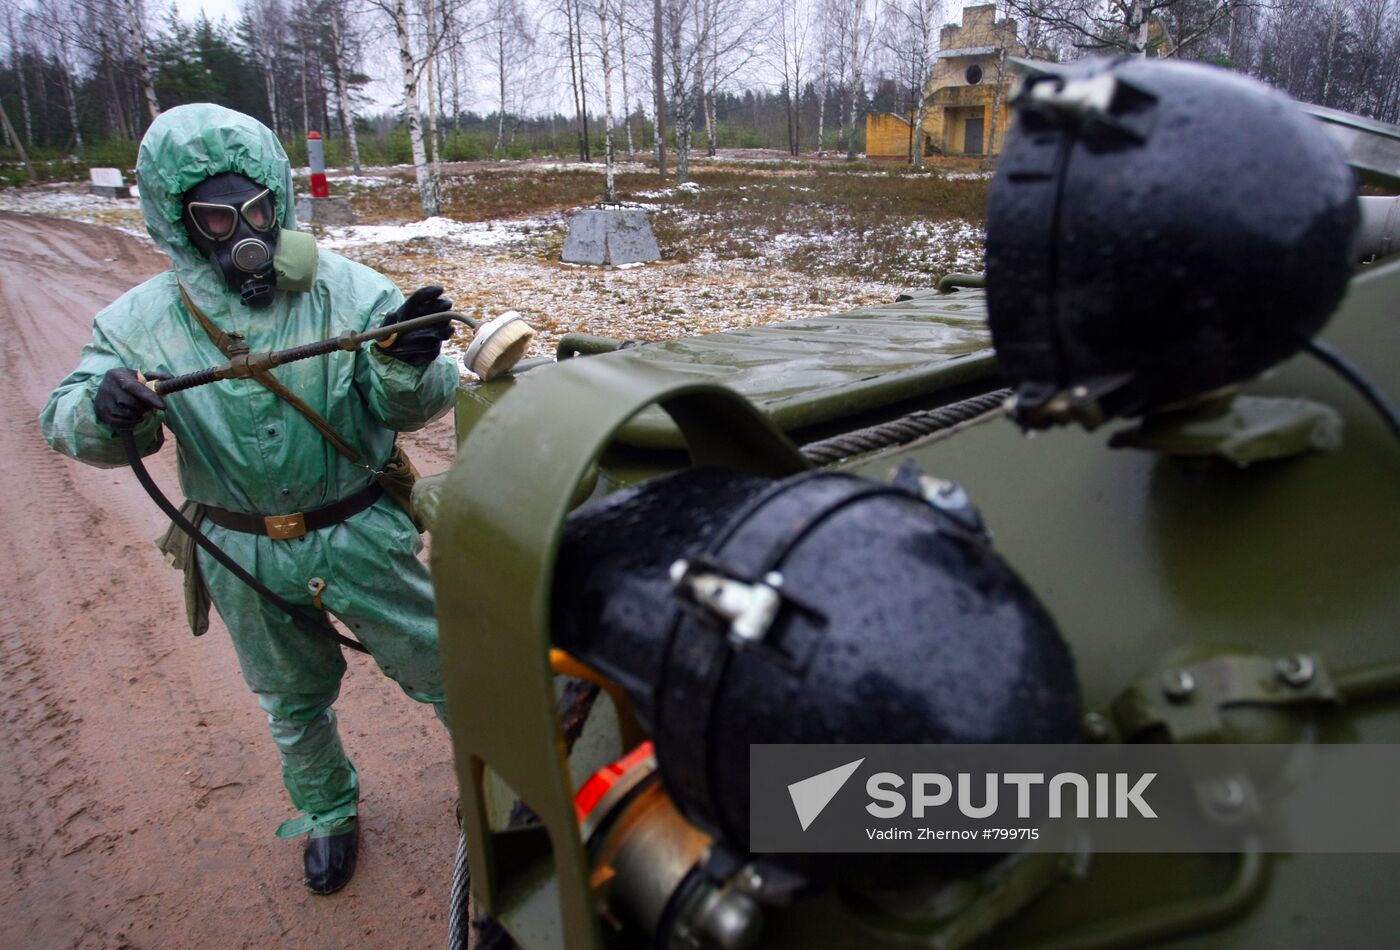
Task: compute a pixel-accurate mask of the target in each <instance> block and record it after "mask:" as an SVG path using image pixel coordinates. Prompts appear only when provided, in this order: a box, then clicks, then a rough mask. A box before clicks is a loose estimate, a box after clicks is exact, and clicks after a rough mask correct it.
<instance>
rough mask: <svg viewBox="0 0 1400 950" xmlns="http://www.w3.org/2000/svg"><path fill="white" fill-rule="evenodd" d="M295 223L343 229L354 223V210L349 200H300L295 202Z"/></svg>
mask: <svg viewBox="0 0 1400 950" xmlns="http://www.w3.org/2000/svg"><path fill="white" fill-rule="evenodd" d="M297 221H298V222H300V223H301V224H319V225H322V226H324V227H343V226H345V225H349V224H354V223H355V209H354V208H352V207H350V199H349V198H302V199H301V200H300V201H298V202H297Z"/></svg>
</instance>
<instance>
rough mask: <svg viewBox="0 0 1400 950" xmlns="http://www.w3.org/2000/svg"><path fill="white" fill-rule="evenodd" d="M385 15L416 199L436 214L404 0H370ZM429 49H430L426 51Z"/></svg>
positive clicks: (438, 206) (436, 198)
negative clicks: (400, 88) (391, 34)
mask: <svg viewBox="0 0 1400 950" xmlns="http://www.w3.org/2000/svg"><path fill="white" fill-rule="evenodd" d="M370 3H371V4H372V5H373V6H374V7H376V8H377V9H379V10H380V11H381V12H383V13H385V14H387V15H388V17H389V19H390V21H391V22H392V24H393V27H394V39H395V40H396V41H397V45H398V54H399V76H400V79H401V81H402V84H403V105H404V112H405V114H406V115H407V117H408V142H409V147H410V148H411V149H412V150H413V174H414V178H415V180H416V181H417V183H418V202H419V206H420V208H421V209H422V212H423V217H425V218H432V217H436V216H437V215H438V214H440V213H441V211H442V201H441V198H440V196H439V185H438V174H437V171H436V169H435V168H434V167H433V166H431V165H429V164H428V151H427V149H426V147H425V146H424V143H423V115H422V111H421V110H420V108H419V104H418V81H419V78H420V75H421V70H422V66H423V65H424V64H423V63H420V62H419V60H418V58H417V56H416V55H415V54H414V50H413V34H412V23H411V22H410V20H409V12H408V3H407V0H370ZM428 52H429V53H431V50H429V51H428Z"/></svg>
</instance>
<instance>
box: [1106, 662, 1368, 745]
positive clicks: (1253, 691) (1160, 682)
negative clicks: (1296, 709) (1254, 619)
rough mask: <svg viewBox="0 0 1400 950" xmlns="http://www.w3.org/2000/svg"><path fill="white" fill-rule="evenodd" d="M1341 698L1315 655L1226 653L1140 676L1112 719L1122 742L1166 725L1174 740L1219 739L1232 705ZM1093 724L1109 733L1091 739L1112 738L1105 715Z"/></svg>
mask: <svg viewBox="0 0 1400 950" xmlns="http://www.w3.org/2000/svg"><path fill="white" fill-rule="evenodd" d="M1339 702H1341V694H1340V692H1339V691H1338V690H1337V687H1336V685H1335V684H1334V683H1333V681H1332V677H1331V676H1330V675H1329V673H1328V671H1327V669H1326V667H1325V666H1324V665H1323V663H1322V658H1321V657H1320V656H1318V655H1317V654H1314V653H1298V654H1293V655H1290V656H1285V657H1281V658H1271V657H1265V656H1249V655H1240V654H1226V655H1224V656H1215V657H1211V658H1210V659H1207V660H1203V661H1201V662H1197V663H1193V664H1190V665H1182V666H1174V667H1172V668H1170V669H1167V670H1165V671H1162V670H1158V671H1156V672H1153V673H1149V674H1146V675H1144V676H1142V677H1139V678H1138V680H1137V681H1136V682H1135V683H1133V685H1132V686H1130V687H1128V689H1126V690H1124V691H1123V692H1122V693H1121V694H1120V695H1119V696H1118V698H1117V699H1115V700H1114V701H1113V706H1112V715H1111V717H1110V718H1111V720H1112V723H1113V725H1114V726H1115V727H1116V730H1115V731H1116V733H1117V736H1118V738H1119V739H1120V740H1121V741H1133V740H1134V739H1136V738H1137V737H1140V736H1141V735H1142V734H1143V733H1145V732H1147V731H1149V730H1152V729H1163V730H1165V731H1166V734H1167V737H1168V739H1169V740H1170V741H1172V742H1218V741H1220V740H1221V739H1222V738H1224V737H1225V736H1226V732H1227V729H1226V726H1225V723H1224V721H1223V720H1222V718H1221V714H1222V713H1223V712H1224V711H1225V710H1227V709H1230V708H1232V707H1236V706H1267V707H1283V706H1296V705H1303V704H1311V705H1316V704H1336V703H1339ZM1090 715H1091V716H1095V714H1090ZM1093 722H1094V724H1095V725H1097V726H1098V730H1094V729H1093V727H1091V731H1102V732H1104V733H1106V734H1104V735H1102V736H1100V735H1097V734H1095V735H1094V736H1093V738H1095V739H1107V738H1111V734H1107V733H1108V730H1107V729H1106V728H1104V727H1106V726H1107V724H1108V723H1107V721H1106V720H1105V719H1104V717H1102V716H1095V718H1094V719H1093Z"/></svg>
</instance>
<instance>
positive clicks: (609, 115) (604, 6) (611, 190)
mask: <svg viewBox="0 0 1400 950" xmlns="http://www.w3.org/2000/svg"><path fill="white" fill-rule="evenodd" d="M593 9H594V12H595V13H596V14H597V15H598V55H599V56H600V57H601V59H602V61H603V153H604V158H603V160H604V162H605V163H606V166H607V167H606V172H605V175H604V177H605V179H606V187H605V190H604V192H603V200H604V201H607V202H614V201H616V200H617V189H616V188H615V187H614V179H613V174H614V171H613V99H612V41H611V39H610V36H609V34H611V32H612V14H611V12H610V11H609V9H608V0H596V6H595V7H594V8H593Z"/></svg>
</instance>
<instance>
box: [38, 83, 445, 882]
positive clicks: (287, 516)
mask: <svg viewBox="0 0 1400 950" xmlns="http://www.w3.org/2000/svg"><path fill="white" fill-rule="evenodd" d="M136 176H137V181H138V184H139V185H140V191H141V207H142V211H143V213H144V215H145V219H146V227H147V229H148V230H149V231H150V234H151V236H152V237H153V238H154V239H155V241H156V243H157V245H158V246H160V247H161V248H162V249H164V250H165V252H166V253H168V254H169V255H170V258H171V260H172V261H173V263H174V267H173V269H172V270H169V271H166V272H165V273H163V274H160V275H159V276H157V277H153V278H152V279H150V280H148V281H146V282H145V283H143V284H141V285H140V286H138V287H136V288H134V289H133V290H130V291H128V292H127V293H126V294H124V295H123V296H122V297H121V298H120V299H118V300H117V301H116V302H115V303H113V304H112V305H111V306H109V307H107V308H106V309H104V310H103V311H102V312H100V313H99V314H98V315H97V318H96V320H95V321H94V323H93V337H92V342H91V343H89V344H88V345H87V346H86V347H85V348H84V349H83V352H82V356H81V359H80V361H79V363H78V368H77V369H76V370H74V371H73V372H72V373H71V374H70V375H69V376H68V377H67V378H66V379H65V380H63V382H62V383H60V384H59V386H58V388H57V389H56V390H55V391H54V393H53V395H52V397H51V398H50V399H49V403H48V406H47V407H46V408H45V409H44V412H43V416H42V418H41V424H42V426H43V430H44V435H45V437H46V438H47V439H48V441H49V443H50V444H51V445H52V446H53V447H54V448H56V449H58V450H59V451H61V452H63V453H65V454H67V455H70V456H72V457H73V458H76V459H79V460H81V461H83V462H87V463H90V464H92V465H98V466H118V465H122V464H125V455H124V454H123V450H122V446H121V443H120V440H119V436H118V432H117V430H118V429H122V428H127V429H131V430H133V432H134V434H135V437H136V442H137V445H138V446H139V448H140V451H141V453H142V454H143V455H148V454H150V453H153V452H155V451H157V450H158V449H159V448H160V447H161V444H162V441H163V439H164V434H165V430H166V429H167V428H168V429H169V430H170V432H171V434H173V435H174V437H175V441H176V446H177V451H178V461H179V473H180V484H181V487H182V488H183V489H184V493H185V496H186V498H187V499H188V500H189V501H188V502H187V505H186V509H187V510H190V511H193V512H194V513H195V514H196V515H197V516H199V517H201V518H202V528H203V529H204V531H205V532H206V533H207V534H208V536H209V537H210V538H211V539H212V540H213V542H214V543H215V544H217V545H218V546H219V547H221V548H223V550H224V551H226V552H227V553H228V554H230V555H231V556H232V557H233V558H234V560H236V561H237V562H238V563H239V564H241V565H243V566H244V567H245V568H246V569H248V570H249V571H251V572H253V574H255V575H256V577H257V578H258V579H259V580H261V581H262V582H263V583H264V584H265V585H266V586H267V587H269V588H271V589H272V590H273V591H274V592H276V593H277V594H279V595H281V596H282V597H283V598H286V599H288V600H290V601H293V602H294V603H297V604H301V605H307V606H311V605H312V604H313V589H314V590H318V591H319V597H318V601H317V602H316V606H323V607H324V608H325V609H326V610H328V611H330V613H331V614H333V615H335V616H336V617H338V618H339V619H340V620H341V621H342V622H344V623H345V624H346V625H348V626H349V627H350V629H351V630H352V631H353V632H354V633H355V634H356V636H357V637H358V638H359V639H360V641H361V642H362V643H363V644H364V645H365V646H366V647H367V648H368V650H369V652H370V653H371V654H372V656H373V657H374V660H375V662H377V663H378V664H379V666H380V668H381V669H382V670H383V671H384V672H385V674H387V675H388V676H391V677H393V678H394V679H395V680H396V681H397V682H398V683H399V684H400V686H402V687H403V689H404V691H405V692H407V693H408V694H409V696H411V697H413V698H414V699H416V700H418V701H419V702H424V703H433V704H434V705H435V707H436V709H437V711H438V715H439V717H440V718H441V717H442V716H443V712H442V698H443V690H442V674H441V669H440V661H439V657H438V645H437V627H436V622H435V620H434V616H433V604H432V588H431V584H430V582H429V579H428V574H427V571H426V569H425V568H424V566H423V565H422V563H421V562H420V561H419V560H418V558H417V557H416V555H417V553H418V552H419V550H420V549H421V547H422V541H421V540H420V538H419V534H418V531H417V529H416V528H415V527H414V524H413V522H412V521H411V520H410V518H409V517H408V515H407V514H406V513H405V511H404V510H403V508H401V507H400V506H399V505H398V504H396V503H395V501H394V500H392V499H391V498H390V497H389V496H388V495H385V494H383V493H382V491H381V489H380V484H381V480H380V479H378V478H377V477H376V476H377V474H378V473H380V472H382V471H383V470H384V469H385V467H386V464H387V463H388V462H389V460H390V458H391V455H393V454H394V453H395V451H396V448H395V433H397V432H403V431H409V430H413V429H417V428H420V427H421V426H423V425H424V424H426V423H427V422H429V421H430V420H432V419H433V418H435V417H436V416H438V415H440V414H441V413H443V412H444V411H446V410H447V408H448V407H449V405H450V404H451V402H452V399H453V393H454V390H455V387H456V384H457V379H458V373H457V369H456V367H455V365H454V364H453V362H452V361H451V360H449V359H447V358H445V357H441V356H440V355H439V350H440V347H441V344H442V340H443V338H444V337H445V336H446V335H447V334H448V332H449V331H448V330H446V329H445V328H446V327H448V326H449V324H446V323H444V324H442V328H443V329H439V328H437V327H434V328H430V329H428V330H426V331H424V330H418V331H412V332H409V333H404V334H399V336H398V337H397V338H396V339H394V340H393V342H392V343H391V345H389V346H387V347H384V346H378V345H371V346H368V347H364V348H361V349H360V350H358V351H356V352H355V353H353V354H350V353H338V354H333V355H331V356H328V357H324V358H318V359H312V360H305V361H302V362H297V363H291V364H288V365H285V366H282V367H279V368H278V369H277V370H276V371H275V373H274V374H272V375H274V376H275V379H274V380H272V381H271V382H260V381H258V380H254V379H243V380H229V381H222V382H218V383H215V384H212V385H207V386H203V387H201V388H197V389H190V390H187V391H185V392H182V393H179V394H175V395H172V396H170V397H169V399H168V400H165V399H162V398H161V397H160V396H157V395H156V394H155V393H154V392H153V391H152V390H150V389H149V388H147V387H146V386H144V385H142V378H141V377H139V376H138V375H137V373H138V372H143V373H144V374H145V377H146V378H151V377H158V376H160V375H161V374H175V375H178V374H182V373H188V372H192V371H195V370H198V369H202V368H204V367H207V366H211V365H215V364H218V363H221V362H223V361H224V359H225V353H227V352H228V348H229V347H230V346H233V347H237V346H242V345H246V346H247V347H248V348H249V349H251V350H252V351H253V352H261V351H267V350H278V349H283V348H286V347H290V346H294V345H297V344H301V343H307V342H310V341H313V340H318V339H322V338H325V337H329V336H334V335H337V334H339V333H341V332H343V331H345V330H357V331H362V330H365V329H367V328H370V327H373V326H377V325H380V324H382V323H391V322H397V321H399V320H404V319H409V318H411V317H415V316H419V315H422V314H426V313H435V312H441V311H443V310H447V309H448V308H449V306H450V305H449V303H448V301H446V300H443V299H441V296H440V295H441V288H436V287H433V288H424V289H422V290H420V291H418V292H417V293H415V294H414V295H413V296H412V297H411V298H410V299H409V300H408V301H405V300H404V297H403V295H402V294H400V293H399V291H398V290H397V289H396V288H395V287H394V286H393V284H392V283H390V282H389V281H388V280H387V279H385V278H384V277H382V276H380V275H378V274H376V273H375V272H374V271H372V270H370V269H368V268H366V267H363V266H361V265H359V264H355V263H352V262H350V261H348V260H346V259H344V258H342V257H339V256H338V255H335V254H331V253H329V252H326V251H317V249H316V248H315V246H314V243H313V242H312V241H311V239H310V237H309V235H305V234H300V233H296V232H294V229H295V227H296V223H295V214H294V208H293V202H292V177H291V168H290V164H289V163H288V161H287V156H286V154H285V153H284V152H283V150H282V146H281V145H280V144H279V143H278V141H277V139H276V137H275V136H274V135H273V134H272V132H271V131H269V130H268V129H267V128H266V127H264V126H263V125H262V124H261V123H259V122H257V121H255V120H254V119H251V118H249V117H247V116H244V115H241V114H239V113H237V112H231V111H229V110H227V109H223V108H220V107H218V106H213V105H190V106H181V107H180V108H176V109H172V110H170V111H168V112H165V113H162V114H161V115H160V117H159V118H157V119H156V120H155V121H154V122H153V123H152V125H151V127H150V130H149V131H148V132H147V133H146V136H145V138H144V139H143V141H142V143H141V149H140V155H139V158H138V162H137V169H136ZM239 335H241V337H240V336H239ZM221 348H222V352H221ZM279 384H280V387H282V388H281V390H280V394H279V392H277V391H274V390H276V389H278V386H279ZM269 386H270V387H272V388H269ZM297 400H300V401H301V403H302V406H301V407H300V408H298V407H297V406H295V405H294V402H295V401H297ZM306 410H310V413H308V412H307V411H306ZM311 414H314V415H318V416H320V417H321V423H323V424H321V423H317V422H314V421H313V420H312V419H311V418H310V415H311ZM327 428H328V429H330V430H332V431H331V432H330V434H329V435H328V434H326V431H325V430H326V429H327ZM337 439H338V440H339V441H340V442H341V443H342V444H341V445H340V446H339V447H337V445H336V444H334V443H335V441H336V440H337ZM297 513H300V517H298V516H297ZM269 516H274V517H269ZM275 516H284V517H275ZM318 525H319V527H318ZM186 572H187V583H186V593H187V599H189V598H190V597H193V598H195V599H198V598H199V597H201V596H202V595H204V594H205V592H206V591H207V595H208V597H211V598H212V600H213V603H214V606H215V607H216V608H217V609H218V611H219V614H220V616H222V617H223V619H224V622H225V623H226V624H227V626H228V629H229V632H230V634H231V635H232V638H233V644H234V647H235V650H236V652H237V654H238V661H239V664H240V666H241V667H242V671H243V677H244V679H245V680H246V681H247V683H248V685H249V687H251V688H252V690H253V692H254V693H255V694H256V695H257V698H258V702H259V704H260V705H261V706H262V708H263V710H264V711H266V713H267V716H268V720H269V722H270V724H271V728H272V736H273V739H274V740H275V741H276V743H277V746H278V749H279V750H280V752H281V756H282V776H283V780H284V781H285V783H286V786H287V790H288V792H289V793H290V794H291V798H292V802H293V804H295V805H296V807H297V808H298V809H300V810H301V812H302V815H301V816H300V817H298V818H296V819H294V820H291V821H288V822H285V823H284V824H283V825H282V827H281V828H280V829H279V830H278V834H279V835H281V836H283V837H289V836H292V835H296V834H301V833H308V832H309V837H308V840H307V844H306V848H305V853H304V863H305V870H306V883H307V886H308V887H309V888H311V890H313V891H314V892H317V893H330V892H332V891H335V890H338V889H339V888H340V887H342V886H344V884H345V883H346V882H347V881H348V880H349V878H350V875H351V874H352V873H353V872H354V865H355V857H356V853H357V850H358V833H357V830H356V818H355V815H356V802H357V800H358V798H359V783H358V778H357V776H356V773H355V769H354V766H352V765H351V764H350V760H349V759H348V758H347V757H346V755H345V752H344V750H343V749H342V747H341V744H340V739H339V737H338V736H337V734H336V719H335V712H334V710H333V709H332V708H331V706H332V703H334V702H335V699H336V696H337V695H338V693H339V688H340V680H341V676H342V674H343V673H344V671H345V661H344V659H343V658H342V656H341V651H340V647H339V646H338V645H336V644H335V643H334V642H332V641H331V640H329V639H324V638H319V637H316V636H314V635H312V634H310V633H307V632H305V631H303V630H302V629H300V628H298V627H296V626H294V625H293V624H292V622H291V621H290V620H289V619H288V617H287V616H286V615H285V614H283V613H281V612H280V611H279V610H277V609H276V608H275V607H273V606H272V605H271V604H268V603H267V602H265V601H264V600H263V599H262V598H261V597H260V596H259V595H258V594H257V593H255V592H254V591H253V590H252V589H251V588H249V587H248V586H246V585H245V584H244V583H243V582H241V581H240V580H239V579H237V578H236V577H234V576H233V575H232V574H231V573H230V572H229V571H227V570H226V569H225V568H224V567H222V566H221V565H219V564H218V563H217V562H216V561H214V560H213V559H211V558H209V557H208V555H207V554H206V553H205V552H203V551H201V552H199V556H198V559H197V561H195V560H194V559H192V558H191V559H189V563H188V566H187V567H186ZM201 578H202V579H201ZM207 602H208V601H207V600H205V601H204V604H205V606H204V609H203V611H202V612H201V611H200V610H199V609H192V610H191V613H190V616H191V624H192V625H193V626H194V627H195V629H196V632H197V633H199V632H203V627H205V626H207V622H208V621H207ZM445 721H446V720H445V718H444V722H445Z"/></svg>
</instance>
